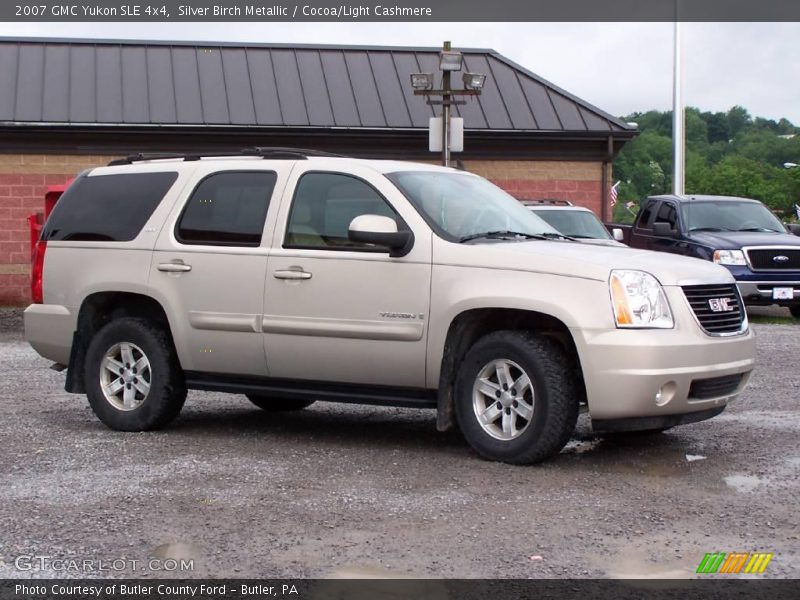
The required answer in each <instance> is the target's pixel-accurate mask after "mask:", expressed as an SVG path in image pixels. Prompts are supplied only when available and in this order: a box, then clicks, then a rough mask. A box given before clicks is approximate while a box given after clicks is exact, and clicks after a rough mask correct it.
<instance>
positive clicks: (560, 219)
mask: <svg viewBox="0 0 800 600" xmlns="http://www.w3.org/2000/svg"><path fill="white" fill-rule="evenodd" d="M531 211H532V212H534V213H535V214H536V215H537V216H539V217H541V218H542V219H544V220H545V221H547V222H548V223H550V225H552V226H553V227H555V228H556V229H557V230H558V231H560V232H561V233H563V234H564V235H568V236H570V237H574V238H584V239H587V238H588V239H595V240H610V239H613V238H612V237H611V236H610V235H609V233H608V231H607V230H606V228H605V227H603V224H602V223H601V222H600V220H599V219H598V218H597V217H596V216H595V215H594V213H591V212H589V211H585V210H558V209H552V208H548V209H546V210H537V209H535V208H533V209H531Z"/></svg>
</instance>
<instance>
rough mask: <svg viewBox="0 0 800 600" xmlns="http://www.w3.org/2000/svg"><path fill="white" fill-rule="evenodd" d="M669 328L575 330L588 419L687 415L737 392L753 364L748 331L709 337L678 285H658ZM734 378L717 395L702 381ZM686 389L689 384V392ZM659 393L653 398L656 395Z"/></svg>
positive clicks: (724, 401) (716, 404)
mask: <svg viewBox="0 0 800 600" xmlns="http://www.w3.org/2000/svg"><path fill="white" fill-rule="evenodd" d="M664 290H665V292H666V293H667V297H668V299H669V302H670V306H671V308H672V313H673V317H674V319H675V327H674V328H673V329H612V330H603V331H593V330H585V329H583V330H582V329H575V330H573V331H572V334H573V339H574V340H575V345H576V347H577V350H578V355H579V357H580V360H581V367H582V370H583V375H584V383H585V385H586V396H587V402H588V406H589V414H590V415H591V417H592V421H593V422H594V421H595V420H611V419H628V418H638V417H663V416H667V415H688V414H690V413H696V412H700V411H706V410H711V409H714V408H718V407H721V406H725V405H726V404H727V403H728V402H730V401H731V400H733V399H735V398H736V397H737V396H738V395H739V394H740V393H741V391H742V390H743V389H744V387H745V385H746V384H747V380H748V379H749V376H750V372H751V371H752V369H753V366H754V364H755V339H754V336H753V333H752V331H751V330H747V331H746V332H745V333H743V334H741V335H733V336H728V337H713V336H709V335H708V334H706V333H705V332H704V331H703V330H702V329H701V328H700V326H699V325H698V324H697V322H696V321H695V319H694V316H693V314H692V312H691V309H690V308H689V306H688V303H687V302H686V299H685V297H684V296H683V292H682V291H681V289H680V288H679V287H674V286H670V287H665V288H664ZM737 374H741V375H742V377H741V379H740V380H738V384H736V385H735V387H734V388H728V389H725V390H724V391H723V392H721V393H719V394H716V393H714V392H713V390H714V387H713V386H711V393H710V394H709V393H708V387H706V389H705V390H704V392H706V393H702V394H699V393H698V391H697V390H698V389H702V387H703V386H702V384H703V382H704V380H709V379H711V380H716V379H718V378H719V379H721V378H724V377H726V376H733V375H737ZM692 384H695V385H694V387H693V385H692ZM659 392H660V395H659Z"/></svg>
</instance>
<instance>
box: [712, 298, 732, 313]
mask: <svg viewBox="0 0 800 600" xmlns="http://www.w3.org/2000/svg"><path fill="white" fill-rule="evenodd" d="M730 301H731V299H730V298H711V299H710V300H709V301H708V307H709V308H710V309H711V312H715V313H718V312H731V311H732V310H734V309H735V308H736V307H735V306H731V305H730Z"/></svg>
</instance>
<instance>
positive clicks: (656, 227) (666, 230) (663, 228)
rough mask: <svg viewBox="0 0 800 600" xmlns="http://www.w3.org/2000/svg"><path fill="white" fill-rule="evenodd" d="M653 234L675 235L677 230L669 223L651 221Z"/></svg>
mask: <svg viewBox="0 0 800 600" xmlns="http://www.w3.org/2000/svg"><path fill="white" fill-rule="evenodd" d="M653 235H657V236H659V237H677V235H678V232H677V231H676V230H675V229H673V228H672V227H670V224H669V223H663V222H662V223H653Z"/></svg>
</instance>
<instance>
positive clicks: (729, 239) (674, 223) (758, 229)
mask: <svg viewBox="0 0 800 600" xmlns="http://www.w3.org/2000/svg"><path fill="white" fill-rule="evenodd" d="M607 227H608V228H609V230H611V231H612V232H613V230H614V229H620V230H621V231H622V236H621V237H622V238H623V239H622V241H624V242H625V243H626V244H628V245H629V246H631V247H633V248H643V249H645V250H656V251H658V252H672V253H674V254H683V255H685V256H693V257H695V258H701V259H704V260H710V261H713V262H715V263H718V264H720V265H723V266H725V267H727V268H728V269H729V270H730V272H731V273H732V274H733V276H734V277H735V278H736V282H737V284H738V286H739V291H740V292H741V294H742V298H743V299H744V301H745V304H751V305H770V304H779V305H781V306H788V307H789V309H790V310H791V312H792V316H794V317H796V318H800V237H798V236H797V235H798V234H799V233H798V232H800V226H798V225H790V226H789V228H790V229H791V233H790V231H789V230H787V228H786V227H784V225H783V224H782V223H781V222H780V221H779V220H778V218H777V217H776V216H775V215H773V214H772V212H770V210H769V209H768V208H767V207H766V206H764V205H763V204H761V202H759V201H758V200H750V199H747V198H730V197H727V196H673V195H669V196H652V197H650V198H648V199H647V200H645V201H644V202H643V203H642V207H641V209H640V210H639V214H638V215H637V216H636V219H635V221H634V223H633V225H622V224H617V223H609V224H607ZM792 233H795V235H792ZM616 236H617V239H619V237H620V236H619V234H616Z"/></svg>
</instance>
